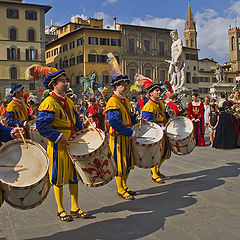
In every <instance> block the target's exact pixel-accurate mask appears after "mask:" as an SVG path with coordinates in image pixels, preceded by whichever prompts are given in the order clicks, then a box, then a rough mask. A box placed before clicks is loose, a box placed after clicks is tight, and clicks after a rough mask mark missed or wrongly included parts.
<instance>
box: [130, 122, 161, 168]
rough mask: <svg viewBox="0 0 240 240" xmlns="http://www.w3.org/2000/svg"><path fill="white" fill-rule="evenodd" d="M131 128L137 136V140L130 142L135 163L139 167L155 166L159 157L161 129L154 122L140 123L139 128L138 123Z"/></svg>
mask: <svg viewBox="0 0 240 240" xmlns="http://www.w3.org/2000/svg"><path fill="white" fill-rule="evenodd" d="M132 130H133V131H135V133H136V135H137V136H138V138H137V140H136V141H133V142H132V149H133V155H134V162H135V165H136V166H138V167H140V168H151V167H154V166H156V165H157V164H158V163H159V161H160V159H161V152H160V150H161V145H162V138H163V135H164V134H163V130H162V129H161V127H160V126H159V125H157V124H156V123H148V124H142V125H141V129H139V123H138V124H136V125H134V126H133V127H132Z"/></svg>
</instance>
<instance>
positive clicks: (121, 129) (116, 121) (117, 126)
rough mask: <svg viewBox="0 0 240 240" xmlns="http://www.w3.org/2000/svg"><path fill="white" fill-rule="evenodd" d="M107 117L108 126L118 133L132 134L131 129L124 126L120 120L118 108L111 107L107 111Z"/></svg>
mask: <svg viewBox="0 0 240 240" xmlns="http://www.w3.org/2000/svg"><path fill="white" fill-rule="evenodd" d="M107 118H108V121H109V124H110V126H111V127H112V128H113V129H114V130H115V131H116V132H118V133H120V134H121V135H124V136H132V135H133V130H132V129H131V128H128V127H126V126H125V125H123V124H122V122H121V114H120V110H119V109H111V110H108V111H107Z"/></svg>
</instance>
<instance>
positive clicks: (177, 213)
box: [0, 146, 240, 240]
mask: <svg viewBox="0 0 240 240" xmlns="http://www.w3.org/2000/svg"><path fill="white" fill-rule="evenodd" d="M239 156H240V149H231V150H219V149H214V148H211V147H207V146H206V147H196V148H195V149H194V151H193V152H192V153H191V154H189V155H186V156H177V155H175V154H172V156H171V159H169V160H167V161H166V162H165V163H164V164H163V166H162V168H161V171H162V172H163V173H164V174H165V175H167V176H168V178H167V179H166V183H165V184H156V183H153V182H152V181H151V175H150V170H149V169H140V168H137V167H135V169H134V170H133V171H131V174H130V176H129V179H128V185H129V187H130V188H131V189H133V190H136V191H137V192H138V195H137V196H136V199H135V200H133V201H126V200H123V199H121V198H119V197H118V196H117V194H116V183H115V181H111V182H110V183H108V184H107V185H105V186H102V187H99V188H88V187H86V186H84V185H83V184H81V183H80V184H79V205H80V207H81V208H82V209H83V210H86V211H90V212H91V213H92V214H93V216H94V217H93V218H92V219H76V220H75V221H73V222H71V223H65V222H61V221H60V220H59V219H58V218H57V217H56V211H57V209H56V203H55V200H54V194H53V190H52V189H51V190H50V193H49V196H48V198H47V199H46V200H45V201H44V203H43V204H42V205H40V206H39V207H37V208H35V209H32V210H25V211H22V210H17V209H14V208H12V207H11V206H9V205H8V204H6V203H4V204H3V206H2V207H1V208H0V216H1V217H0V240H3V239H4V240H5V239H10V240H12V239H13V240H15V239H16V240H18V239H34V240H49V239H50V240H55V239H56V240H57V239H58V240H59V239H60V240H61V239H64V240H66V239H67V240H68V239H69V240H70V239H71V240H72V239H84V240H88V239H89V240H90V239H99V240H102V239H104V240H105V239H111V240H115V239H116V240H118V239H130V240H131V239H149V240H156V239H166V240H172V239H173V240H205V239H206V240H209V239H211V240H215V239H216V240H221V239H224V240H226V239H227V240H235V239H240V230H239V229H240V228H239V222H240V188H239V183H240V177H239V175H240V157H239ZM64 206H65V208H66V211H70V195H69V190H68V186H64Z"/></svg>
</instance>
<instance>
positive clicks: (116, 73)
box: [107, 53, 130, 86]
mask: <svg viewBox="0 0 240 240" xmlns="http://www.w3.org/2000/svg"><path fill="white" fill-rule="evenodd" d="M107 56H108V59H107V63H108V66H109V67H110V71H111V73H112V79H111V84H112V86H114V85H116V84H118V83H121V82H124V81H126V82H128V83H130V80H129V79H128V75H122V72H121V69H120V66H119V65H118V62H117V59H116V58H115V57H114V55H113V53H108V54H107Z"/></svg>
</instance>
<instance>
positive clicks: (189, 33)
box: [183, 3, 240, 97]
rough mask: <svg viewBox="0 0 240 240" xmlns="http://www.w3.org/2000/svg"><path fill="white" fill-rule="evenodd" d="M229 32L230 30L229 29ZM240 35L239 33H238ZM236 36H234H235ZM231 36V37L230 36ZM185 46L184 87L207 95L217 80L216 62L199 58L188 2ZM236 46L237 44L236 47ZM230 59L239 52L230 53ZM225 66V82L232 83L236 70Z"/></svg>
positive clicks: (193, 23) (195, 32)
mask: <svg viewBox="0 0 240 240" xmlns="http://www.w3.org/2000/svg"><path fill="white" fill-rule="evenodd" d="M230 32H231V31H230ZM235 35H236V34H235ZM239 36H240V35H239ZM235 37H236V36H235ZM230 38H231V37H230ZM184 40H185V47H184V48H183V52H184V55H185V84H184V86H185V87H189V88H192V89H193V90H194V91H195V92H198V93H199V95H200V97H205V96H208V95H209V93H210V88H211V87H212V86H213V84H215V83H216V82H217V80H216V77H215V75H214V73H215V69H216V67H217V62H216V61H214V60H213V59H208V58H203V59H199V57H198V52H199V49H198V48H197V29H196V24H195V22H194V19H193V15H192V11H191V7H190V3H189V5H188V13H187V19H186V23H185V32H184ZM235 48H237V45H236V47H235ZM230 56H232V59H234V57H235V58H237V56H239V60H240V54H239V55H237V53H231V49H230ZM224 68H225V77H226V82H227V83H229V84H231V85H234V84H236V72H235V71H227V68H226V67H224Z"/></svg>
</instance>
